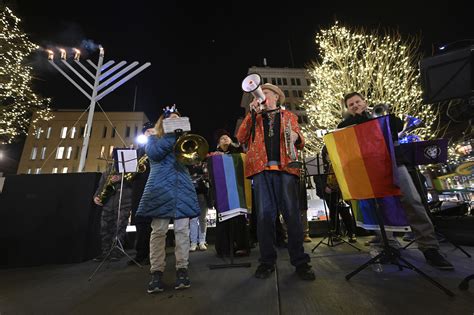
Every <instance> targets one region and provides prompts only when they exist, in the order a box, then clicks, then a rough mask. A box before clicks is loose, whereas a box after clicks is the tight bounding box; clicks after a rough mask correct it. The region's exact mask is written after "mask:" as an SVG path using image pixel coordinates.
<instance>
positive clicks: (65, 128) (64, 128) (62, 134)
mask: <svg viewBox="0 0 474 315" xmlns="http://www.w3.org/2000/svg"><path fill="white" fill-rule="evenodd" d="M59 137H60V138H61V139H66V137H67V127H62V128H61V134H60V136H59Z"/></svg>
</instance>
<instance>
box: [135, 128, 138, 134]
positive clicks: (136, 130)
mask: <svg viewBox="0 0 474 315" xmlns="http://www.w3.org/2000/svg"><path fill="white" fill-rule="evenodd" d="M136 136H138V127H137V125H135V137H136Z"/></svg>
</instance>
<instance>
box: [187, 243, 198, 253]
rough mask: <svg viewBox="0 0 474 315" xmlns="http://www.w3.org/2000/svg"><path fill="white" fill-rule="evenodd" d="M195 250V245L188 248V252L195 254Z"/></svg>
mask: <svg viewBox="0 0 474 315" xmlns="http://www.w3.org/2000/svg"><path fill="white" fill-rule="evenodd" d="M196 248H197V244H194V243H192V244H191V246H189V251H190V252H195V251H196Z"/></svg>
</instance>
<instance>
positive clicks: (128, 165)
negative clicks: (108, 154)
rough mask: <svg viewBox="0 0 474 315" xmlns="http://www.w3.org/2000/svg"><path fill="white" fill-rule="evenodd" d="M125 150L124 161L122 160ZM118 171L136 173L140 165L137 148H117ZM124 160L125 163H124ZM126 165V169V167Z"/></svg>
mask: <svg viewBox="0 0 474 315" xmlns="http://www.w3.org/2000/svg"><path fill="white" fill-rule="evenodd" d="M122 152H123V161H122ZM117 158H118V171H119V173H135V172H136V171H137V167H138V160H137V150H120V149H117ZM122 162H124V163H122ZM124 165H125V169H124Z"/></svg>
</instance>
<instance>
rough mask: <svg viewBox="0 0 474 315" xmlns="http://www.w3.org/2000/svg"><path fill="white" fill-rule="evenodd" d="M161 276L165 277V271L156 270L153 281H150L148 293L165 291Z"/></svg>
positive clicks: (152, 277) (152, 276) (152, 275)
mask: <svg viewBox="0 0 474 315" xmlns="http://www.w3.org/2000/svg"><path fill="white" fill-rule="evenodd" d="M161 278H163V272H161V271H155V272H154V273H152V274H151V281H150V282H149V283H148V290H147V292H148V293H157V292H163V291H164V288H163V283H162V282H161Z"/></svg>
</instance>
